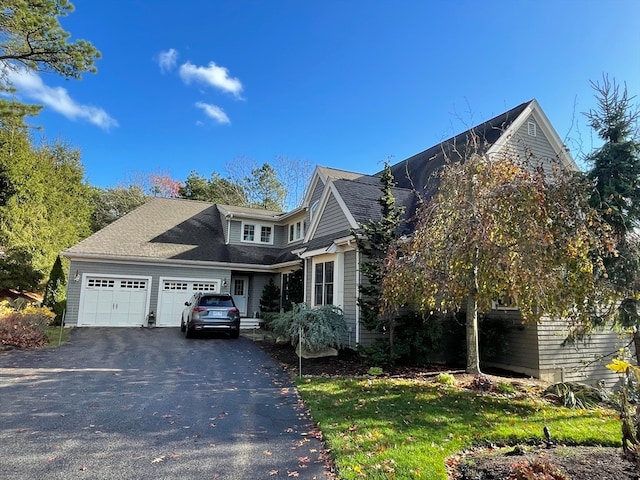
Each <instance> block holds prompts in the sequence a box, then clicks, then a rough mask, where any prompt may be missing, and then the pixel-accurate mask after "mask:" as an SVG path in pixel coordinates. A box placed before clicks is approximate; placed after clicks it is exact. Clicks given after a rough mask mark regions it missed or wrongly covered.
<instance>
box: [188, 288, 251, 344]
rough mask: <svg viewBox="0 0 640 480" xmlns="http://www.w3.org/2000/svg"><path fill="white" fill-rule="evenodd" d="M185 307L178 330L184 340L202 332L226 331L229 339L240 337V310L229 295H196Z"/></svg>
mask: <svg viewBox="0 0 640 480" xmlns="http://www.w3.org/2000/svg"><path fill="white" fill-rule="evenodd" d="M185 305H186V306H187V308H185V309H184V310H183V312H182V322H181V323H180V329H181V330H182V331H183V332H184V336H185V337H186V338H191V337H193V334H194V333H196V332H204V331H228V332H229V335H230V336H231V338H238V337H239V336H240V310H238V309H237V308H236V304H235V303H234V302H233V297H231V295H229V294H222V293H196V294H195V295H194V296H193V297H191V300H189V301H188V302H185Z"/></svg>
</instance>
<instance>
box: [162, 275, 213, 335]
mask: <svg viewBox="0 0 640 480" xmlns="http://www.w3.org/2000/svg"><path fill="white" fill-rule="evenodd" d="M196 292H212V293H219V292H220V280H215V279H207V280H201V279H198V280H193V279H176V278H161V279H160V292H159V295H158V316H157V319H156V325H157V326H158V327H179V326H180V320H181V319H182V311H183V310H184V308H185V305H184V303H185V302H186V301H188V300H189V299H190V298H191V296H192V295H193V294H194V293H196Z"/></svg>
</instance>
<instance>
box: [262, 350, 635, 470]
mask: <svg viewBox="0 0 640 480" xmlns="http://www.w3.org/2000/svg"><path fill="white" fill-rule="evenodd" d="M255 343H256V345H257V346H259V347H260V348H261V349H262V350H263V351H264V352H265V353H267V354H268V355H269V356H271V357H272V358H273V359H274V360H276V361H277V362H279V363H280V365H282V367H283V368H284V369H285V370H287V371H288V372H290V373H291V374H292V375H297V374H298V373H299V359H298V356H297V355H296V353H295V351H294V349H293V347H291V346H290V345H278V344H276V343H275V342H274V341H273V339H268V338H267V339H264V340H262V341H256V342H255ZM368 370H369V365H367V364H366V363H365V362H363V361H362V359H361V358H360V357H359V355H358V354H357V353H356V352H354V351H352V350H342V351H340V352H339V354H338V356H337V357H323V358H313V359H302V374H303V375H305V376H307V375H308V376H328V377H331V376H343V377H353V376H363V375H366V374H367V372H368ZM442 371H447V372H449V373H454V374H455V375H456V377H457V379H458V384H459V385H466V384H470V382H471V380H472V378H473V377H471V376H470V375H466V374H465V373H464V371H462V370H456V369H451V368H448V367H445V366H440V365H436V366H432V367H429V368H412V367H395V368H388V369H385V370H384V374H385V376H388V377H394V378H423V379H427V378H430V377H434V376H436V375H438V373H440V372H442ZM494 373H499V372H494ZM489 377H490V378H492V377H494V375H489ZM492 379H493V378H492ZM509 379H510V380H511V381H513V382H514V383H515V384H518V385H523V384H526V385H527V386H528V387H531V390H532V391H534V392H535V391H538V392H539V391H541V390H542V388H543V386H544V384H543V382H539V381H537V380H534V379H527V378H513V377H510V378H506V377H503V376H499V377H496V378H495V380H497V381H506V380H509ZM525 461H526V462H529V463H530V464H531V463H533V462H536V461H537V462H542V463H543V462H549V463H550V465H551V466H553V467H555V468H557V469H558V470H559V471H560V472H562V473H563V474H565V477H564V478H567V479H572V480H640V472H638V469H637V467H636V466H635V465H634V464H633V463H632V462H631V461H630V460H629V459H628V458H626V457H624V456H623V453H622V449H621V448H612V447H584V446H570V447H569V446H562V445H557V446H555V445H554V446H552V448H546V446H545V445H536V446H524V447H516V448H514V447H513V446H511V447H505V448H502V449H498V448H492V449H486V448H485V449H474V450H470V451H467V452H460V453H459V454H457V455H454V456H452V457H451V458H449V460H448V461H447V467H448V469H449V472H450V479H451V480H508V479H510V477H509V475H510V473H509V472H510V471H511V469H512V467H513V465H514V464H521V463H522V462H525ZM539 475H540V476H531V477H511V478H513V479H517V480H519V479H521V478H522V479H525V478H527V479H528V478H531V479H534V480H538V479H540V480H547V479H548V480H554V479H555V478H556V477H551V476H542V474H539ZM557 478H562V477H557Z"/></svg>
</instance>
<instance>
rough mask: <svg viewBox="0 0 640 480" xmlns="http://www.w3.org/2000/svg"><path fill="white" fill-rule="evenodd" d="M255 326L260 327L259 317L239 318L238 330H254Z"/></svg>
mask: <svg viewBox="0 0 640 480" xmlns="http://www.w3.org/2000/svg"><path fill="white" fill-rule="evenodd" d="M257 328H260V319H259V318H241V319H240V330H255V329H257Z"/></svg>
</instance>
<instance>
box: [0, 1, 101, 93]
mask: <svg viewBox="0 0 640 480" xmlns="http://www.w3.org/2000/svg"><path fill="white" fill-rule="evenodd" d="M73 10H74V7H73V4H72V3H71V2H69V1H68V0H3V2H2V13H1V14H0V32H2V35H0V39H1V40H0V79H6V77H7V76H8V75H9V74H10V72H12V71H18V70H21V69H27V70H32V71H44V72H55V73H57V74H59V75H62V76H64V77H67V78H80V77H81V75H82V73H84V72H92V73H93V72H95V71H96V67H95V65H94V62H95V60H96V59H98V58H100V52H98V50H96V48H95V47H94V46H93V45H92V44H91V43H89V42H88V41H86V40H76V41H74V42H70V41H69V37H70V34H69V32H67V31H65V30H64V29H63V28H62V26H61V25H60V21H59V19H58V17H66V16H67V15H69V14H70V13H71V12H73ZM0 83H2V82H0Z"/></svg>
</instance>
